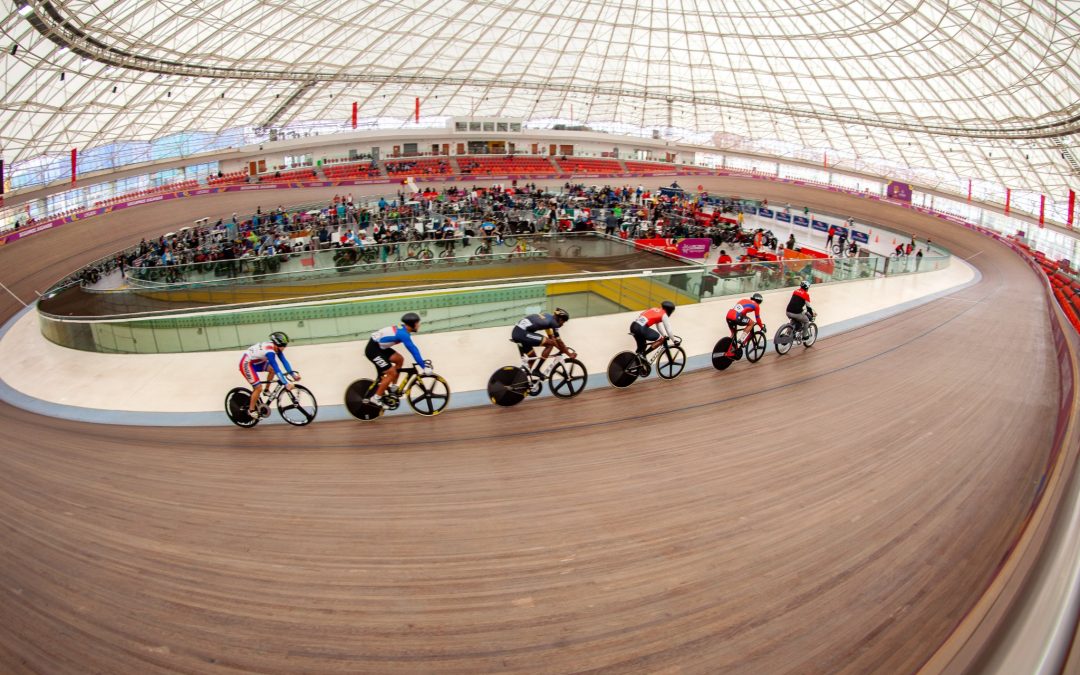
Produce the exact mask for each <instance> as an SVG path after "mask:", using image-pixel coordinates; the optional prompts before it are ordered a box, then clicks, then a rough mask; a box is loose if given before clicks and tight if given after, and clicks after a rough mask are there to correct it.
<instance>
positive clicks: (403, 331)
mask: <svg viewBox="0 0 1080 675" xmlns="http://www.w3.org/2000/svg"><path fill="white" fill-rule="evenodd" d="M371 339H372V340H374V341H375V342H376V343H377V344H378V345H379V346H380V347H384V348H386V349H390V348H392V347H394V346H396V345H399V344H401V345H405V348H406V349H408V350H409V353H410V354H412V356H413V358H414V359H415V360H416V362H417V363H424V357H423V356H421V355H420V348H419V347H417V346H416V343H415V342H413V339H412V333H410V332H409V330H408V329H407V328H405V326H387V327H386V328H383V329H382V330H377V331H375V332H374V333H372V334H371Z"/></svg>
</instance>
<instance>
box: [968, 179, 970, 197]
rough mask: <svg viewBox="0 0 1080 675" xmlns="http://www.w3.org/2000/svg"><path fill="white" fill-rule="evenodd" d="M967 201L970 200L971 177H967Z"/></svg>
mask: <svg viewBox="0 0 1080 675" xmlns="http://www.w3.org/2000/svg"><path fill="white" fill-rule="evenodd" d="M968 201H969V202H970V201H971V179H970V178H968Z"/></svg>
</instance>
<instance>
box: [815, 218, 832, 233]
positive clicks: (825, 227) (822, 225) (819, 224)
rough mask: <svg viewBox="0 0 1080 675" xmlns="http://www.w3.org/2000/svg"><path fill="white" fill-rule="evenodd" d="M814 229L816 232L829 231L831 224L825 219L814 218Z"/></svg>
mask: <svg viewBox="0 0 1080 675" xmlns="http://www.w3.org/2000/svg"><path fill="white" fill-rule="evenodd" d="M814 231H815V232H828V231H829V224H828V223H826V222H825V221H824V220H817V219H815V220H814Z"/></svg>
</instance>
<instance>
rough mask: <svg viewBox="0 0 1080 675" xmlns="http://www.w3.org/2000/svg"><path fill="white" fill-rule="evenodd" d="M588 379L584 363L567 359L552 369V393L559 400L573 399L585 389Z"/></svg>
mask: <svg viewBox="0 0 1080 675" xmlns="http://www.w3.org/2000/svg"><path fill="white" fill-rule="evenodd" d="M588 378H589V373H588V371H586V370H585V364H584V363H582V362H581V361H578V360H577V359H566V360H565V361H563V362H562V363H557V364H555V367H554V368H552V369H551V377H550V387H551V393H552V394H554V395H555V396H557V397H559V398H573V397H574V396H577V395H578V394H580V393H581V392H582V391H583V390H584V389H585V381H586V380H587V379H588Z"/></svg>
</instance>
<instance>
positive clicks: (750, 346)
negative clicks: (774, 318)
mask: <svg viewBox="0 0 1080 675" xmlns="http://www.w3.org/2000/svg"><path fill="white" fill-rule="evenodd" d="M766 342H767V339H766V338H765V326H762V325H761V324H754V326H753V328H752V329H751V330H750V331H749V332H748V333H747V334H746V337H745V338H743V340H742V341H741V342H739V343H738V344H737V345H736V346H735V349H734V350H732V351H731V355H730V356H729V355H728V349H729V348H730V347H731V338H730V337H722V338H720V340H719V341H718V342H717V343H716V345H715V346H714V347H713V350H712V364H713V368H716V369H717V370H727V369H728V366H730V365H731V364H732V363H734V362H735V361H738V360H739V359H741V358H742V357H743V353H745V354H746V360H747V361H749V362H750V363H757V362H758V361H759V360H760V359H761V357H762V356H764V355H765V344H766Z"/></svg>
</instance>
